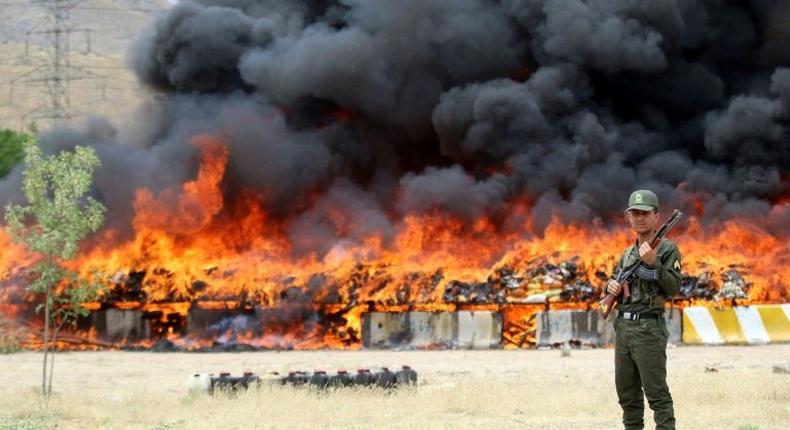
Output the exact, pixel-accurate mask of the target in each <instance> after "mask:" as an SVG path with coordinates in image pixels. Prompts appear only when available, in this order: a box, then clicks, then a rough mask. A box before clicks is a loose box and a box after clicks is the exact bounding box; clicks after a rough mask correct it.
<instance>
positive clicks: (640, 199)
mask: <svg viewBox="0 0 790 430" xmlns="http://www.w3.org/2000/svg"><path fill="white" fill-rule="evenodd" d="M631 209H636V210H638V211H652V210H658V197H657V196H656V193H654V192H652V191H649V190H636V191H634V192H633V193H631V197H629V198H628V209H626V210H625V211H626V212H628V211H630V210H631Z"/></svg>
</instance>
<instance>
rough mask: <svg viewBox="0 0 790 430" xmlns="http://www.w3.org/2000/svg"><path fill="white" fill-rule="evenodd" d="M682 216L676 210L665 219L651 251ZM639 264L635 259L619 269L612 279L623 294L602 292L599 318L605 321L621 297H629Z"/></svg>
mask: <svg viewBox="0 0 790 430" xmlns="http://www.w3.org/2000/svg"><path fill="white" fill-rule="evenodd" d="M682 215H683V213H682V212H680V211H679V210H677V209H675V210H674V211H672V215H670V216H669V219H667V221H666V222H665V223H664V224H663V225H662V226H661V227H660V228H659V229H658V231H656V234H654V235H653V238H652V239H651V240H650V248H651V249H652V248H655V247H656V246H658V244H659V242H660V241H661V239H663V238H664V236H666V234H667V233H668V232H669V230H670V229H672V227H674V226H675V224H677V222H678V221H679V220H680V217H681V216H682ZM637 254H638V251H637ZM641 262H642V259H641V258H640V257H637V258H636V260H635V261H634V262H633V263H631V265H630V266H628V267H623V268H621V269H620V272H618V273H617V274H616V275H615V276H614V278H613V279H614V280H615V281H617V282H618V283H619V284H620V285H622V286H623V292H622V293H621V294H620V295H617V296H615V295H614V294H612V293H609V292H607V291H606V290H604V293H606V295H605V296H604V298H603V299H601V301H599V302H598V314H599V315H600V316H601V318H603V319H606V317H608V316H609V313H611V312H612V311H613V310H615V309H616V308H617V306H618V305H619V304H620V296H621V295H622V297H623V298H628V297H631V285H630V284H631V279H632V277H633V274H634V271H636V268H637V267H638V266H639V264H640V263H641ZM608 285H609V282H607V283H606V285H605V286H604V288H606V287H607V286H608Z"/></svg>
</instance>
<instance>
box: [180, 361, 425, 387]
mask: <svg viewBox="0 0 790 430" xmlns="http://www.w3.org/2000/svg"><path fill="white" fill-rule="evenodd" d="M416 384H417V372H416V371H415V370H414V369H412V368H411V366H406V365H404V366H402V367H401V369H400V370H398V371H395V372H392V371H391V370H389V368H387V367H382V368H381V370H379V371H377V372H371V371H370V369H358V370H357V373H356V374H355V375H351V374H350V373H348V371H346V370H342V369H341V370H338V371H337V372H335V373H334V374H329V373H327V372H326V371H324V370H316V371H314V372H312V373H310V372H304V371H301V370H291V371H289V372H288V373H287V374H286V375H281V374H280V373H279V372H269V373H267V374H266V375H265V376H264V377H259V376H257V375H256V374H255V373H254V372H252V371H249V370H248V371H245V372H244V373H243V374H242V375H241V376H231V374H230V372H220V373H219V376H214V374H213V373H195V374H192V375H190V376H189V377H188V378H187V384H186V385H187V390H188V391H189V392H190V393H208V394H214V393H216V392H224V393H236V392H239V391H243V390H247V389H249V388H262V387H286V386H289V387H308V388H311V389H314V390H329V389H341V388H347V387H361V388H378V389H394V388H403V387H407V386H414V385H416Z"/></svg>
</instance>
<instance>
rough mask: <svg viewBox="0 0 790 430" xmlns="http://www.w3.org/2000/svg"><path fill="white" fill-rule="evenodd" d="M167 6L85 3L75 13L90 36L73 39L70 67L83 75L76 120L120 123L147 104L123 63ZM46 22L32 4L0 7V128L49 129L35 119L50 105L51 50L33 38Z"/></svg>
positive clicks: (14, 0)
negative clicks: (48, 71)
mask: <svg viewBox="0 0 790 430" xmlns="http://www.w3.org/2000/svg"><path fill="white" fill-rule="evenodd" d="M169 5H170V4H169V3H168V2H167V1H166V0H83V1H81V2H79V3H78V4H77V5H76V6H75V7H74V8H73V9H72V10H71V12H70V16H71V22H72V24H73V26H74V28H75V29H85V30H90V31H88V32H82V33H75V34H73V35H72V36H71V38H70V47H71V50H70V52H71V55H70V60H71V63H72V64H73V65H75V66H79V67H81V68H82V69H83V70H84V72H83V73H80V74H79V75H78V76H79V77H80V78H81V79H80V80H77V81H73V82H72V83H71V93H70V94H71V106H72V108H73V110H74V112H75V113H76V114H78V115H80V116H84V115H101V116H104V117H107V118H109V119H111V120H114V121H117V120H118V119H119V118H122V117H124V116H125V115H127V114H128V111H129V109H131V108H133V107H134V106H136V105H138V104H139V103H140V102H141V101H142V100H143V99H144V97H145V96H146V93H145V91H143V90H142V88H140V86H139V85H138V83H137V81H136V79H135V77H134V75H133V74H132V73H131V72H130V71H128V70H127V69H126V68H125V64H124V58H125V56H126V53H127V50H128V48H129V45H130V42H131V41H132V40H134V38H135V37H137V36H138V35H139V34H140V33H141V32H142V31H143V30H144V28H145V26H146V25H147V24H149V23H150V22H151V21H152V20H153V18H154V17H155V16H156V15H157V14H159V13H161V12H162V11H164V10H166V9H167V8H168V7H169ZM47 17H48V12H47V10H46V9H44V8H42V7H40V6H37V5H36V4H34V3H33V2H31V1H29V0H4V1H3V2H2V5H0V20H1V21H2V22H3V25H2V26H0V128H3V127H7V128H12V129H23V128H24V127H25V126H26V124H29V123H30V122H33V121H36V122H37V123H38V124H39V125H40V126H42V127H46V126H47V121H45V120H41V119H36V118H37V117H38V116H40V112H38V111H37V109H40V108H46V107H47V103H48V94H47V90H46V86H45V85H44V82H42V81H40V79H38V78H41V77H43V76H44V75H45V70H46V68H45V65H46V63H47V60H48V55H47V51H46V48H47V45H46V40H45V39H44V37H43V35H40V34H33V32H35V31H37V30H42V29H46V28H47ZM42 67H44V68H43V69H42ZM36 69H39V70H38V71H36ZM37 79H38V80H37Z"/></svg>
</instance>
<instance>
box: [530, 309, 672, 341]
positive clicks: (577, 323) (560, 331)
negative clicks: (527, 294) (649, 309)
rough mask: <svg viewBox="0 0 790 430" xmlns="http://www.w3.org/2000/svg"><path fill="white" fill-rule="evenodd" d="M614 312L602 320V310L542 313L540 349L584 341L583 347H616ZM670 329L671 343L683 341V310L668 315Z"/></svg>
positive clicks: (539, 334)
mask: <svg viewBox="0 0 790 430" xmlns="http://www.w3.org/2000/svg"><path fill="white" fill-rule="evenodd" d="M614 318H615V315H614V313H612V314H610V315H609V318H608V319H607V320H605V321H604V320H601V317H599V316H598V311H574V310H556V311H548V312H541V313H539V314H538V316H537V319H538V328H537V344H538V347H546V346H555V345H560V344H564V343H567V342H573V343H576V342H580V343H581V344H582V345H590V346H597V347H605V346H612V345H614V340H615V332H614ZM664 321H665V322H666V324H667V329H668V330H669V343H672V344H678V343H680V342H681V340H682V336H681V332H682V318H681V312H680V310H679V309H674V310H673V311H672V315H670V311H669V309H667V310H666V312H665V314H664Z"/></svg>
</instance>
